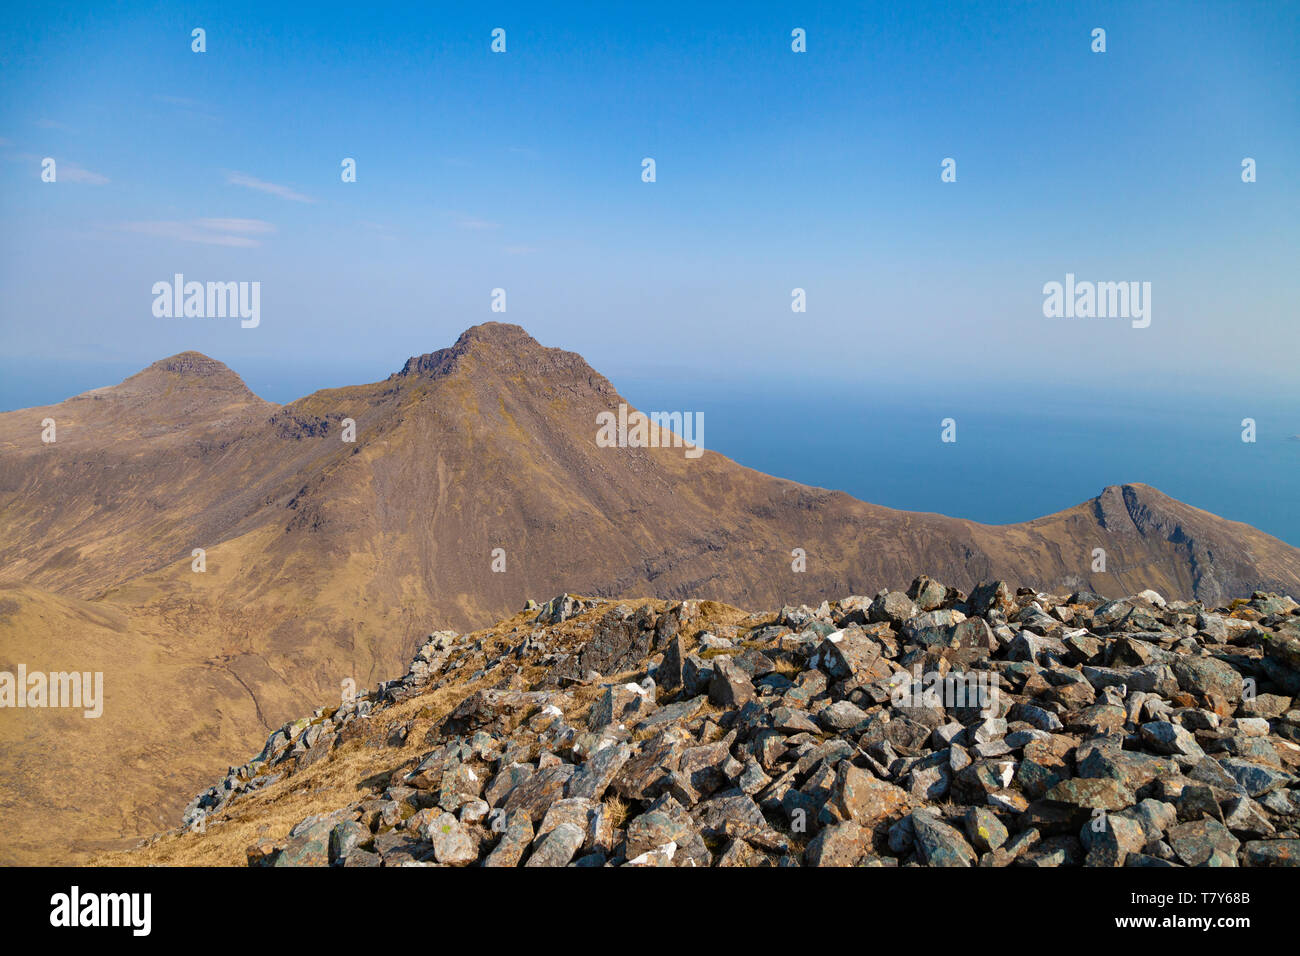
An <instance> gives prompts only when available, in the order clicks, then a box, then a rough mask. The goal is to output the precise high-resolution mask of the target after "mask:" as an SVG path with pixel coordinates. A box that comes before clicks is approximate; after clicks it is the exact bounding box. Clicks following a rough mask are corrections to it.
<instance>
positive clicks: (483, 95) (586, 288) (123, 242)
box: [0, 0, 1300, 407]
mask: <svg viewBox="0 0 1300 956" xmlns="http://www.w3.org/2000/svg"><path fill="white" fill-rule="evenodd" d="M836 8H838V9H836ZM195 27H201V28H203V29H204V30H206V44H207V50H206V52H205V53H201V54H200V53H194V52H192V51H191V30H192V29H193V28H195ZM497 27H500V28H504V29H505V30H506V52H505V53H504V54H495V53H493V52H491V50H490V42H491V36H490V34H491V31H492V30H493V29H494V28H497ZM796 27H799V28H803V29H804V30H806V34H807V52H806V53H794V52H792V50H791V30H792V29H794V28H796ZM1095 27H1102V28H1104V29H1105V30H1106V46H1107V49H1106V52H1105V53H1094V52H1092V50H1091V48H1090V47H1091V44H1092V39H1091V31H1092V30H1093V28H1095ZM1298 64H1300V4H1297V3H1295V2H1259V3H1256V2H1240V0H1236V2H1229V3H1196V4H1189V3H1182V2H1170V3H1141V2H1138V3H1134V2H1122V3H1005V4H964V3H952V2H945V3H916V2H899V3H888V4H884V3H870V4H853V5H849V4H800V3H781V4H767V3H744V4H739V3H738V4H719V5H711V4H701V3H689V4H675V3H664V2H653V3H642V4H619V3H608V2H605V3H590V4H573V3H567V4H564V5H563V6H562V7H561V6H559V5H552V4H541V3H531V4H517V5H516V4H463V5H447V4H433V3H427V2H426V3H420V4H410V5H406V6H397V5H387V4H385V5H379V4H366V3H349V4H338V5H335V4H321V3H312V4H293V3H283V4H281V3H275V4H272V3H265V2H262V3H252V4H244V3H235V2H220V3H187V4H148V3H133V2H124V3H115V4H111V5H109V4H95V5H90V4H73V5H65V4H59V3H36V4H21V5H20V4H8V5H6V11H5V15H4V18H3V23H0V73H2V77H3V80H2V82H0V286H2V287H3V296H0V346H2V348H0V355H2V356H3V363H2V364H0V372H3V373H7V374H8V376H9V378H10V382H11V383H14V382H18V383H20V386H13V385H12V384H11V388H10V389H9V390H8V391H6V392H5V394H4V399H5V402H4V407H15V406H16V405H27V404H35V403H36V401H37V400H41V401H49V400H53V399H54V398H57V397H61V395H53V396H52V395H49V394H47V392H48V390H49V389H50V388H53V387H55V385H54V384H52V383H59V384H61V383H62V382H63V380H64V379H65V378H66V380H67V381H68V387H67V389H66V390H64V394H69V393H71V392H74V391H80V390H81V389H83V388H87V387H91V386H94V385H101V384H106V383H107V382H110V381H114V380H116V379H117V378H120V377H121V375H119V374H116V371H117V370H126V371H129V370H132V369H136V368H139V367H143V366H144V365H147V364H148V363H150V362H152V361H154V360H156V359H158V358H160V357H163V356H166V355H170V354H173V353H175V352H178V351H181V350H183V349H188V348H194V349H198V350H201V351H203V352H206V353H208V354H210V355H213V356H215V357H217V358H220V359H222V360H223V361H225V362H227V363H228V364H230V365H231V366H232V367H233V368H235V369H236V371H240V372H241V373H244V374H245V375H246V377H247V378H249V380H250V384H254V385H255V386H260V387H259V389H258V390H259V391H261V392H262V393H263V394H266V397H268V398H273V399H276V400H281V401H283V400H286V399H288V398H292V397H295V396H296V395H298V394H302V393H304V392H306V391H310V390H311V389H313V388H316V387H322V386H326V385H337V384H344V383H349V382H357V381H365V380H374V379H378V378H380V377H382V376H384V375H386V374H387V373H389V372H391V371H393V370H395V369H397V368H399V367H400V366H401V364H402V362H403V361H404V359H405V358H406V357H407V356H408V355H411V354H417V353H421V352H427V351H431V350H433V349H436V348H440V347H442V346H445V345H447V344H449V343H450V342H451V341H452V340H454V338H455V337H456V335H457V334H459V332H461V331H462V330H463V329H464V328H466V327H468V326H470V325H473V324H475V323H478V322H481V321H486V320H490V319H504V320H506V321H513V322H517V323H519V324H521V325H523V326H524V327H525V328H527V329H528V330H529V331H530V332H532V333H533V335H535V336H536V337H537V338H538V339H540V340H541V341H542V342H543V343H544V344H548V345H560V346H563V347H566V348H570V349H573V350H576V351H579V352H581V353H582V354H583V355H585V356H586V357H587V358H588V359H589V360H590V361H591V362H592V364H593V365H595V366H596V368H598V369H600V370H601V371H604V372H606V373H607V374H609V375H610V376H611V377H612V378H614V380H615V384H617V383H618V380H619V376H620V375H625V376H634V377H638V378H640V379H647V378H654V377H655V376H662V377H663V378H664V379H665V380H667V379H671V378H672V377H674V376H677V377H683V376H685V377H687V378H690V377H695V376H700V375H708V376H712V377H717V378H724V379H729V378H734V379H737V380H742V381H751V382H752V381H755V380H763V379H770V380H771V381H787V382H788V381H792V380H793V381H796V382H798V381H802V382H805V383H815V382H816V381H817V380H818V378H819V377H825V378H833V379H839V380H842V381H844V382H853V381H855V380H858V379H866V378H870V379H872V380H876V381H882V380H883V381H898V382H902V383H919V384H920V385H921V386H922V387H928V385H929V384H932V383H935V382H947V383H949V384H951V383H952V382H953V381H954V380H955V379H957V377H963V378H965V379H969V380H970V381H971V382H972V383H978V382H981V381H990V382H993V381H996V382H1000V383H1003V384H1006V383H1007V382H1008V381H1012V382H1014V381H1016V380H1024V381H1026V382H1037V383H1051V384H1052V385H1054V386H1055V387H1058V388H1062V389H1068V388H1072V387H1085V386H1086V387H1093V388H1103V389H1104V388H1111V387H1115V388H1120V387H1123V388H1128V387H1132V386H1133V385H1135V384H1142V385H1145V386H1153V385H1158V386H1160V387H1164V388H1174V389H1177V388H1182V387H1186V388H1197V389H1201V390H1205V389H1207V388H1208V389H1211V390H1212V389H1214V388H1216V387H1221V386H1222V387H1227V386H1228V385H1229V384H1230V383H1232V382H1234V381H1247V380H1248V381H1250V382H1251V383H1253V384H1255V385H1259V384H1261V383H1262V384H1265V385H1268V386H1269V387H1270V388H1271V387H1273V386H1277V387H1279V388H1293V389H1294V388H1295V386H1296V380H1297V378H1300V376H1297V374H1296V367H1297V366H1296V362H1297V359H1296V356H1297V351H1298V350H1297V346H1298V345H1300V331H1298V330H1300V322H1298V314H1300V268H1297V264H1298V257H1297V253H1298V252H1300V225H1298V223H1300V66H1298ZM47 156H48V157H53V158H55V159H56V162H57V164H58V166H57V170H58V179H57V182H55V183H44V182H42V181H41V159H42V158H43V157H47ZM344 157H351V158H354V159H355V160H356V163H357V181H356V182H355V183H344V182H342V181H341V178H340V163H341V161H342V159H343V158H344ZM644 157H653V158H654V159H655V161H656V174H657V181H656V182H654V183H645V182H642V179H641V162H642V159H643V158H644ZM946 157H952V158H954V159H955V160H956V161H957V181H956V182H954V183H944V182H941V181H940V172H941V169H940V163H941V161H942V160H943V159H945V158H946ZM1244 157H1251V158H1253V159H1255V161H1256V163H1257V176H1258V181H1257V182H1255V183H1251V184H1246V183H1243V182H1242V181H1241V162H1242V159H1243V158H1244ZM177 272H180V273H184V275H185V276H186V278H187V279H196V280H200V281H207V280H223V281H224V280H234V281H241V280H242V281H259V282H260V283H261V284H262V294H261V324H260V326H259V327H258V328H256V329H242V328H240V326H239V323H238V322H237V321H232V320H229V319H225V320H223V319H177V318H171V319H166V318H156V317H155V316H154V315H153V314H152V311H151V306H152V303H153V296H152V293H151V291H150V290H151V287H152V285H153V284H154V283H155V282H158V281H160V280H170V278H171V276H172V275H173V274H174V273H177ZM1067 272H1072V273H1075V274H1076V275H1077V276H1078V277H1079V278H1080V279H1092V280H1102V281H1139V282H1143V281H1145V282H1150V283H1151V284H1152V303H1151V305H1152V321H1151V325H1150V327H1149V328H1145V329H1134V328H1132V327H1131V326H1130V323H1129V322H1127V321H1125V320H1122V319H1064V318H1045V317H1044V315H1043V311H1042V305H1043V293H1042V287H1043V284H1044V283H1046V282H1050V281H1053V280H1056V281H1062V280H1064V277H1065V274H1066V273H1067ZM496 287H502V288H505V289H506V291H507V306H508V308H507V312H506V314H504V315H501V314H494V313H492V312H491V311H490V309H489V306H490V301H491V300H490V295H491V290H492V289H493V288H496ZM795 287H802V288H804V289H805V290H806V294H807V302H808V311H807V312H806V313H805V314H794V313H792V312H791V309H790V301H791V290H792V289H793V288H795ZM96 367H102V368H109V367H111V368H112V369H114V370H115V373H114V374H112V375H109V374H101V375H99V376H98V378H96V375H95V373H94V372H93V369H94V368H96ZM86 369H91V370H92V371H85V370H86ZM77 370H81V371H77ZM277 373H278V374H279V375H280V379H279V381H280V384H279V385H278V387H277V385H276V384H275V382H276V381H277V378H276V375H277ZM23 374H26V375H28V376H30V377H31V378H32V380H33V384H32V386H31V388H30V389H28V388H27V385H25V384H22V383H24V382H26V381H27V379H24V378H22V375H23ZM290 381H292V382H293V383H294V384H293V385H288V384H286V383H288V382H290ZM39 385H43V386H44V391H43V390H42V388H40V387H38V386H39ZM15 388H18V389H19V391H21V393H22V394H15V393H14V389H15ZM286 390H287V394H286ZM29 393H30V397H31V400H30V401H26V400H22V399H23V398H24V397H25V396H27V395H28V394H29Z"/></svg>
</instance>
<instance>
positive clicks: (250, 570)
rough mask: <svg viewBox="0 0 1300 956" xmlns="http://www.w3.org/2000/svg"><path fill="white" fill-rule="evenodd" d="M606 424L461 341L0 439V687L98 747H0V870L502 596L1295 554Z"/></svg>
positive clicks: (162, 825) (1127, 574) (123, 828)
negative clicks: (46, 685)
mask: <svg viewBox="0 0 1300 956" xmlns="http://www.w3.org/2000/svg"><path fill="white" fill-rule="evenodd" d="M625 403H626V400H625V399H623V398H622V397H621V396H620V395H619V394H618V392H617V391H616V390H615V388H614V386H613V385H612V384H611V383H610V382H609V381H608V380H607V379H605V378H604V377H603V376H602V375H600V374H599V373H598V372H596V371H595V370H594V369H592V368H591V367H590V366H589V365H588V364H587V363H586V362H585V361H584V360H583V359H582V358H581V357H580V356H579V355H577V354H575V353H573V352H567V351H563V350H561V349H556V348H546V347H543V346H541V345H540V344H538V343H537V342H536V341H535V340H534V339H532V338H531V337H530V336H529V335H528V334H527V333H526V332H525V331H524V330H523V329H521V328H519V327H518V326H514V325H506V324H501V323H488V324H484V325H479V326H475V327H474V328H471V329H469V330H468V331H466V332H465V333H464V334H463V335H461V336H460V338H459V339H458V340H457V341H456V343H455V344H454V345H452V346H451V347H450V348H444V349H441V350H439V351H436V352H432V353H430V354H427V355H421V356H417V357H414V358H411V359H410V360H408V361H407V362H406V363H405V365H404V366H403V367H402V368H401V370H400V371H397V372H396V373H394V374H393V375H390V376H389V377H388V378H387V379H385V380H383V381H381V382H375V383H372V384H366V385H357V386H351V387H347V388H340V389H327V390H322V391H318V392H315V393H313V394H311V395H308V396H306V397H304V398H302V399H299V400H297V401H295V402H291V403H289V404H287V405H283V406H280V405H276V404H273V403H270V402H266V401H263V400H262V399H260V398H258V397H257V396H256V395H254V394H253V393H252V392H251V391H250V390H249V389H248V388H247V387H246V386H245V384H244V383H243V381H242V380H241V379H240V378H239V376H238V375H236V374H235V373H234V372H233V371H231V370H230V369H229V368H227V367H226V366H225V365H223V364H222V363H221V362H218V361H216V360H214V359H211V358H208V357H207V356H204V355H201V354H199V353H197V352H185V353H181V354H180V355H176V356H172V357H171V358H168V359H164V360H162V361H159V362H156V363H154V364H153V365H151V366H149V367H148V368H146V369H144V370H143V371H141V372H139V373H138V374H136V375H134V376H132V377H131V378H128V379H127V380H125V381H124V382H122V383H120V384H118V385H115V386H111V387H107V388H100V389H95V390H92V391H90V392H86V393H84V394H82V395H78V396H76V397H74V398H70V399H68V400H67V401H64V402H61V403H59V404H57V405H52V406H45V407H40V408H31V409H25V410H22V411H14V412H7V413H3V414H0V671H7V672H14V671H15V670H16V669H17V667H18V666H19V665H25V666H26V668H27V669H28V671H35V670H41V671H69V670H77V671H83V672H85V671H91V672H102V673H103V674H104V693H105V700H104V702H103V706H104V713H103V716H102V717H100V718H98V719H86V718H85V717H83V716H82V714H81V711H72V710H54V709H47V710H40V709H24V710H10V711H6V712H5V713H4V717H3V719H0V756H2V757H3V761H2V762H0V766H2V768H3V769H0V774H2V775H3V776H2V778H0V779H2V780H3V788H0V790H2V792H3V794H4V796H3V797H0V863H22V862H28V863H35V862H42V863H54V862H64V861H69V860H76V859H81V858H84V857H85V856H86V855H88V854H90V853H93V852H96V851H99V850H105V849H112V848H115V847H120V846H123V845H127V844H129V843H130V842H132V841H133V840H135V839H137V838H139V837H141V836H146V835H148V834H149V833H152V832H154V831H156V830H161V829H166V828H168V827H170V826H173V825H174V824H175V821H176V819H177V817H178V814H179V813H180V811H181V809H182V808H183V807H184V805H185V802H186V800H187V799H188V797H189V795H190V794H192V793H193V791H194V790H195V788H196V787H197V785H198V784H199V783H200V782H201V781H204V780H207V779H210V778H211V777H213V776H214V775H215V774H217V773H219V771H220V768H221V767H222V766H225V765H228V764H229V763H230V762H232V761H235V760H242V759H244V757H245V756H246V754H247V753H248V752H251V750H255V749H256V746H257V745H259V744H260V742H261V741H262V740H264V739H265V738H266V736H267V733H268V731H269V730H272V729H274V728H276V727H278V726H279V725H280V724H282V723H283V722H285V721H286V720H288V719H290V718H292V717H295V716H297V715H298V714H299V713H302V712H305V711H307V710H310V709H312V708H313V707H316V706H319V705H321V704H326V703H335V702H337V701H338V700H339V697H340V688H341V686H343V685H344V683H345V682H347V681H352V682H354V684H355V686H373V685H374V684H376V683H377V682H378V681H379V680H382V679H384V678H386V677H389V676H391V674H393V673H395V672H400V671H401V669H402V668H403V667H404V666H405V662H406V661H407V660H409V658H410V656H411V654H412V652H413V651H414V650H415V649H416V648H417V647H418V646H420V645H421V643H422V642H423V640H424V638H425V636H426V635H427V634H428V633H429V632H431V631H435V630H439V629H454V630H458V631H466V630H472V629H473V628H476V627H481V626H483V625H484V624H486V623H489V622H491V621H495V620H498V619H500V618H502V617H505V616H507V615H508V614H509V613H512V612H513V611H514V610H517V609H518V608H519V607H520V606H522V605H523V603H524V602H525V601H526V600H527V599H529V598H535V597H539V598H545V597H550V596H551V595H554V594H558V593H563V592H574V593H579V594H586V595H592V596H603V597H647V598H655V599H663V600H682V599H686V598H702V599H710V600H717V601H725V602H728V603H730V604H734V605H738V606H758V607H762V606H769V605H772V604H774V603H775V602H782V601H802V600H808V601H816V602H820V600H821V599H822V597H823V596H824V595H826V594H841V595H851V594H859V595H871V594H874V593H876V592H877V591H878V590H880V589H881V588H891V589H896V588H900V587H905V586H906V585H907V583H908V582H909V581H910V580H911V579H912V578H913V577H914V574H915V569H917V568H925V569H927V571H928V572H929V573H931V574H933V575H935V576H936V577H937V578H938V579H941V580H943V581H944V582H945V583H946V584H949V585H952V586H955V587H957V588H961V589H963V590H969V589H970V588H972V587H973V586H974V585H976V584H977V583H979V582H981V581H985V580H991V579H1006V580H1013V581H1018V582H1022V583H1025V584H1027V585H1030V586H1032V587H1037V588H1043V589H1056V590H1062V589H1064V590H1074V589H1087V590H1090V591H1094V592H1096V593H1098V594H1100V595H1103V596H1114V597H1118V596H1121V595H1127V594H1132V593H1136V592H1138V591H1140V590H1142V589H1145V588H1154V589H1156V590H1157V591H1159V592H1161V593H1162V594H1164V595H1166V596H1167V597H1170V598H1184V599H1189V600H1192V599H1194V600H1199V601H1202V602H1205V603H1206V604H1216V603H1220V602H1222V601H1224V600H1226V599H1227V598H1229V597H1231V596H1235V595H1240V594H1249V593H1251V592H1252V591H1254V590H1270V591H1280V592H1284V593H1291V594H1297V593H1300V551H1298V550H1297V549H1295V548H1292V547H1290V546H1288V545H1286V544H1285V543H1283V542H1281V541H1279V540H1277V539H1276V538H1273V537H1271V536H1269V535H1267V534H1264V533H1263V532H1260V531H1258V530H1256V529H1254V528H1251V527H1249V526H1247V525H1244V524H1240V523H1237V522H1232V521H1228V520H1225V519H1223V518H1219V517H1217V516H1215V515H1212V514H1209V513H1208V512H1205V511H1201V510H1198V509H1196V508H1194V507H1192V506H1190V505H1187V504H1184V503H1182V502H1179V501H1176V500H1174V499H1172V498H1169V497H1168V496H1166V495H1164V494H1162V493H1160V492H1159V491H1157V490H1156V489H1154V488H1151V487H1148V486H1146V485H1142V484H1122V485H1113V486H1110V487H1107V488H1106V489H1104V490H1103V491H1102V492H1101V493H1100V494H1099V495H1098V496H1097V497H1096V498H1093V499H1092V500H1090V501H1086V502H1083V503H1081V504H1078V505H1075V506H1074V507H1071V508H1068V509H1067V510H1065V511H1061V512H1058V513H1056V514H1052V515H1049V516H1046V517H1043V518H1039V519H1036V520H1033V521H1028V522H1024V523H1021V524H1014V525H1005V526H990V525H982V524H979V523H976V522H972V521H967V520H963V519H957V518H949V517H944V516H942V515H937V514H918V513H910V512H902V511H895V510H891V509H888V508H883V507H879V506H876V505H872V504H868V503H865V502H862V501H858V500H856V499H854V498H852V497H850V496H848V495H846V494H843V493H841V492H835V491H828V490H824V489H819V488H813V487H809V486H806V485H801V484H796V483H794V482H790V481H786V480H783V479H780V478H776V477H771V476H768V475H764V474H761V473H759V472H756V471H753V470H751V469H748V468H745V467H743V466H741V465H739V464H737V463H735V462H733V461H731V460H729V459H727V458H725V457H723V456H722V455H719V454H717V453H715V452H712V451H705V452H704V454H703V455H702V456H700V457H697V458H691V457H687V456H685V455H684V454H683V452H682V449H681V448H665V447H661V448H630V447H617V448H607V447H600V446H599V445H598V444H597V442H596V434H597V428H598V418H597V416H598V415H601V414H602V413H608V412H611V411H616V410H617V409H618V406H619V405H620V404H625ZM49 419H52V420H53V423H54V424H53V428H54V434H53V436H48V432H49V427H48V424H47V420H49ZM349 420H350V421H349ZM348 426H354V428H355V441H344V440H341V439H342V438H343V437H344V435H345V434H346V433H345V427H348ZM349 431H350V428H349ZM47 436H48V437H53V438H54V440H53V441H46V440H43V438H44V437H47ZM880 467H881V468H889V467H891V465H890V462H889V458H888V453H887V450H882V456H881V461H880ZM1099 548H1100V549H1103V550H1104V552H1105V568H1106V570H1105V571H1101V570H1097V571H1094V570H1093V568H1094V566H1096V565H1095V561H1096V558H1095V553H1096V549H1099ZM196 549H198V550H200V551H201V554H197V555H196ZM800 552H801V553H802V554H803V556H804V557H803V561H804V562H805V569H804V570H795V567H796V566H798V564H799V560H798V558H797V555H798V553H800ZM502 567H504V570H501V568H502ZM199 568H202V570H198V569H199Z"/></svg>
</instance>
